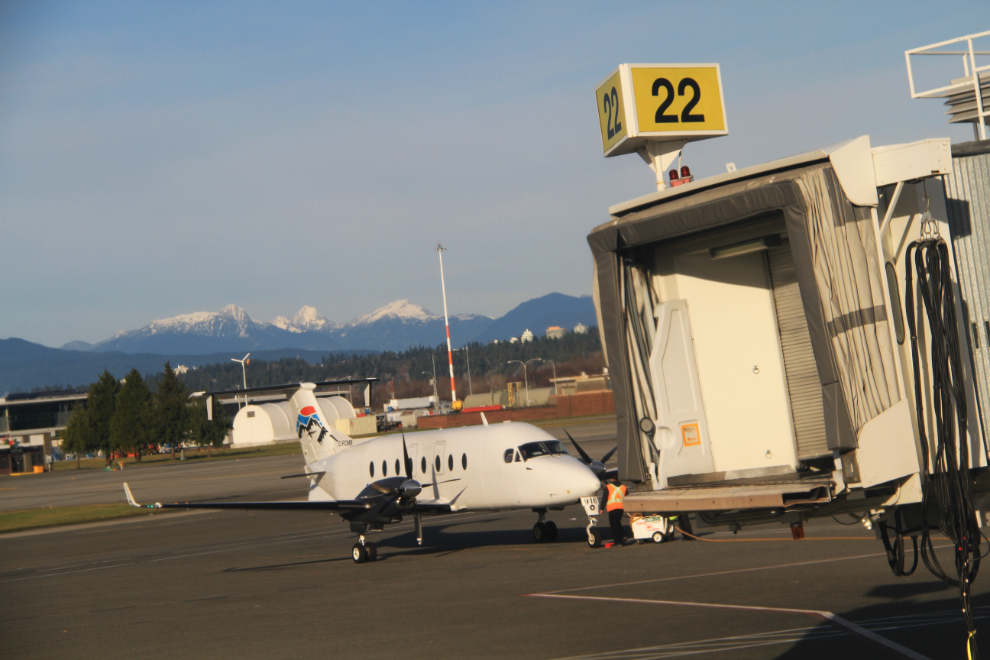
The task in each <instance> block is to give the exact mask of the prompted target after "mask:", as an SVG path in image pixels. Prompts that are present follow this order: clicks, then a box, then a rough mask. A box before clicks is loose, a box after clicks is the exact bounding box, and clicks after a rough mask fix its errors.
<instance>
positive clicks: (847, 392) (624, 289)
mask: <svg viewBox="0 0 990 660" xmlns="http://www.w3.org/2000/svg"><path fill="white" fill-rule="evenodd" d="M924 166H925V167H927V163H926V164H924ZM919 173H920V171H919ZM923 174H924V175H930V174H931V170H930V169H929V170H926V171H925V172H923ZM871 193H872V194H871ZM876 204H877V195H876V183H875V181H874V172H873V161H872V157H871V151H870V146H869V139H868V138H867V137H865V136H864V137H862V138H858V139H856V140H851V141H849V142H847V143H843V144H842V145H838V146H837V147H836V148H833V149H826V150H822V151H818V152H812V153H810V154H805V155H804V156H797V157H792V158H788V159H784V160H782V161H777V162H775V163H767V164H764V165H760V166H757V167H754V168H749V169H746V170H739V171H737V172H732V173H729V174H723V175H720V176H718V177H712V178H711V179H706V180H703V181H700V182H696V183H694V184H690V185H685V186H680V187H678V188H675V189H673V190H668V191H664V192H660V193H655V194H651V195H648V196H646V197H643V198H640V199H638V200H632V201H631V202H627V203H625V204H622V205H619V206H617V207H613V208H612V209H611V211H612V213H613V217H612V221H611V222H609V223H606V224H604V225H602V226H600V227H598V228H596V229H595V230H594V231H593V232H592V233H591V234H590V235H589V236H588V243H589V245H590V247H591V250H592V254H593V257H594V262H595V269H596V281H595V294H596V302H597V303H598V310H599V314H600V315H601V319H600V326H599V327H600V331H601V332H602V335H603V337H602V339H603V345H604V346H605V350H606V356H607V360H608V364H609V369H610V373H611V375H612V378H613V383H614V388H613V389H614V394H615V406H616V414H617V417H618V441H619V474H620V477H621V478H623V479H627V480H632V481H638V482H645V481H650V480H655V479H657V478H658V474H657V473H656V472H654V473H653V474H652V475H651V474H650V470H651V467H650V466H651V465H653V466H654V467H653V468H652V469H654V470H655V469H656V465H655V464H657V463H659V461H660V457H659V455H658V454H659V452H657V450H656V449H655V448H654V443H653V439H652V438H649V439H647V438H646V437H645V433H644V432H643V431H642V430H641V429H640V425H639V421H640V420H641V419H642V418H644V417H649V418H650V419H658V414H659V412H658V411H657V410H656V406H657V404H656V403H655V400H654V397H653V396H652V394H653V390H654V389H655V388H657V387H660V388H663V387H666V386H665V385H664V383H663V382H660V381H662V378H659V379H658V376H657V375H656V374H655V373H653V374H651V369H650V355H651V352H653V348H654V340H655V338H656V333H657V332H660V331H661V326H662V325H663V324H662V322H661V321H662V319H660V317H659V316H658V315H659V314H661V313H662V312H661V311H660V307H661V306H662V304H663V303H664V302H666V301H667V300H668V299H669V298H670V297H671V296H670V295H665V294H664V292H658V291H657V287H656V283H657V282H658V281H659V279H662V277H663V275H664V274H665V273H669V271H670V269H672V268H673V266H671V265H670V264H671V263H672V262H673V261H675V260H676V258H680V257H681V256H683V255H702V256H703V257H704V259H702V260H701V261H699V262H698V263H701V262H702V261H715V260H717V259H719V258H720V257H722V256H732V255H734V254H740V255H741V254H745V253H746V252H748V251H752V250H753V249H760V250H767V249H770V248H774V247H779V246H781V245H783V246H784V248H785V249H784V253H785V254H783V255H782V256H783V257H784V258H785V259H784V260H785V261H787V262H788V263H787V264H786V265H787V268H793V271H792V277H793V279H794V281H795V282H796V284H797V287H796V289H793V295H794V300H795V301H796V305H797V306H798V309H800V310H801V311H803V316H804V319H805V320H806V321H805V322H806V327H807V329H806V330H802V332H803V333H804V336H805V337H806V339H805V344H807V347H806V351H805V352H806V357H805V358H801V359H804V360H805V362H808V361H813V366H812V368H811V370H810V372H809V371H808V370H807V369H805V370H804V373H805V374H807V373H811V374H812V377H813V378H814V377H815V376H817V381H818V382H817V383H812V386H813V387H812V390H813V395H812V398H815V397H819V398H820V404H819V405H820V406H821V412H820V413H817V414H818V415H820V417H819V418H818V420H817V423H818V424H819V425H822V424H824V428H825V434H824V438H823V439H822V441H821V442H819V441H815V442H812V443H811V444H810V445H808V446H806V447H805V448H804V449H803V451H804V452H805V454H806V455H807V456H811V455H812V454H818V455H821V456H828V458H829V459H830V458H831V455H830V454H831V452H832V451H834V450H838V451H845V450H851V449H855V448H856V446H857V435H858V433H859V432H860V431H861V430H862V429H863V427H864V426H865V425H866V424H867V423H868V422H869V421H870V420H872V419H874V418H875V417H877V416H878V415H879V414H881V413H883V412H884V411H886V410H888V409H889V408H891V407H892V406H893V405H895V404H896V403H898V401H899V400H900V399H901V398H902V397H901V394H900V392H899V389H898V382H897V370H896V366H895V359H894V349H893V347H892V342H891V333H890V330H889V328H888V326H887V324H888V313H887V303H886V301H885V291H884V285H883V283H882V280H881V279H880V278H879V277H878V276H877V274H879V273H880V272H881V270H882V266H881V264H880V257H879V254H880V253H879V250H878V249H877V238H876V228H875V226H874V222H875V221H874V220H873V217H874V215H875V214H874V211H873V209H872V207H873V206H874V205H876ZM665 250H666V252H665ZM672 255H676V258H675V256H672ZM791 262H792V265H791ZM773 275H774V273H772V272H771V273H770V276H771V277H770V278H768V283H767V289H768V290H769V288H770V287H771V286H773V283H771V282H769V279H773V277H772V276H773ZM704 277H709V276H708V275H705V276H704ZM710 277H712V278H718V277H729V276H727V275H724V274H723V275H718V274H716V275H711V276H710ZM776 293H777V291H774V294H775V295H776ZM674 297H678V296H674ZM680 297H684V296H680ZM692 304H694V303H692V302H691V300H688V302H687V305H688V306H691V305H692ZM767 304H768V306H769V307H773V306H774V304H775V303H774V302H769V303H767ZM781 304H782V303H781V300H780V299H779V298H778V300H777V302H776V306H777V307H778V308H779V307H780V306H781ZM699 307H700V305H696V306H695V307H694V308H692V309H691V316H692V322H693V323H694V328H693V330H692V329H691V328H690V327H689V328H688V331H687V332H688V333H693V334H689V336H690V337H691V338H692V340H698V338H697V337H696V335H697V333H698V331H699V329H701V330H704V328H699V323H698V321H699V319H700V317H702V316H703V315H702V314H701V310H700V309H699ZM696 315H697V316H696ZM798 315H800V314H798ZM716 318H717V317H714V316H713V317H711V318H710V319H709V320H712V319H716ZM658 323H659V326H658ZM721 323H723V324H726V325H732V324H734V323H736V321H735V320H734V319H732V318H723V319H721ZM773 324H776V325H777V326H778V330H782V327H783V322H782V320H781V318H780V317H779V312H778V317H777V318H776V319H775V320H774V321H772V322H771V326H772V325H773ZM671 341H673V340H671ZM689 343H692V344H693V343H695V342H694V341H691V342H689ZM783 350H784V352H785V353H786V351H787V348H786V346H785V347H784V349H783ZM699 357H700V356H699ZM692 359H693V358H692ZM782 361H783V362H784V364H782V365H781V368H780V370H779V371H780V374H779V379H780V380H781V381H783V380H786V378H787V377H788V376H790V377H791V379H792V380H794V377H793V376H792V375H791V374H792V369H791V367H792V366H793V365H788V364H786V362H787V355H784V356H783V360H782ZM798 361H799V359H798V358H793V357H792V358H791V362H798ZM799 366H800V365H799ZM753 368H754V370H755V372H758V371H759V369H758V366H756V365H754V367H753ZM785 369H786V371H787V374H786V375H785V373H784V372H785ZM702 370H704V369H702ZM709 371H711V370H709ZM685 373H686V372H685ZM702 379H703V378H702ZM711 380H712V379H710V380H709V382H711ZM679 382H680V381H679ZM673 387H674V388H675V389H676V387H677V386H676V385H674V386H673ZM792 389H793V388H792ZM805 391H807V388H806V389H805ZM790 395H791V401H790V402H789V403H787V402H785V403H784V404H783V405H782V409H783V410H784V411H785V412H784V413H782V415H781V419H780V424H779V427H780V428H784V427H785V426H789V427H790V431H788V432H789V433H791V434H793V433H795V429H796V428H797V427H798V426H799V425H800V423H801V422H800V420H798V419H797V418H796V417H791V416H790V415H789V413H788V412H787V409H794V408H796V407H797V404H798V403H800V402H798V401H796V400H795V399H794V397H795V396H807V395H795V394H794V392H793V391H792V392H791V393H790ZM661 398H662V397H661ZM706 403H710V402H707V401H706ZM702 408H704V406H702ZM784 415H787V416H788V419H784ZM709 421H713V420H709ZM681 430H682V433H688V434H689V435H690V434H692V433H700V434H701V435H702V436H704V435H705V434H706V433H707V431H706V429H705V428H704V426H703V425H702V427H701V428H700V429H699V428H698V426H695V428H694V429H690V428H689V429H687V430H686V431H685V429H684V428H683V427H682V429H681ZM694 437H695V436H693V435H690V438H694ZM693 442H694V440H693V439H692V440H690V441H689V436H688V435H686V436H684V445H685V446H687V445H689V444H693ZM700 442H701V441H700V440H699V444H700ZM658 444H659V445H660V446H661V447H662V445H663V443H662V442H658ZM811 445H814V446H811ZM799 451H802V450H801V448H800V447H798V448H797V449H796V450H792V455H782V454H781V451H780V449H779V448H771V449H767V450H766V454H767V458H768V459H771V458H772V461H771V464H770V465H771V466H773V468H779V467H780V466H781V465H790V466H791V467H792V468H793V469H796V468H797V459H798V456H797V453H798V452H799ZM784 454H786V452H784ZM768 467H770V466H768ZM773 468H772V469H773ZM719 469H726V468H724V467H723V468H719Z"/></svg>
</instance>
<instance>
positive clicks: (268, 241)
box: [0, 1, 990, 346]
mask: <svg viewBox="0 0 990 660" xmlns="http://www.w3.org/2000/svg"><path fill="white" fill-rule="evenodd" d="M987 29H990V4H988V3H986V2H979V3H977V2H973V3H965V2H959V3H953V2H948V3H938V4H936V3H931V2H890V3H882V2H822V3H810V2H809V3H805V2H763V3H760V2H747V3H744V2H732V3H730V2H726V3H709V2H698V1H694V2H680V3H671V2H665V3H643V2H631V3H580V2H568V3H552V2H541V3H518V4H517V3H504V2H499V3H455V2H450V3H385V2H380V3H350V2H349V3H329V2H326V3H324V2H312V3H299V2H295V3H293V2H279V3H274V2H255V3H251V2H233V3H222V2H212V3H201V2H196V3H183V2H157V3H150V2H120V3H114V2H86V3H65V2H53V3H51V2H50V3H44V2H7V3H4V4H3V5H0V224H2V227H3V234H2V238H0V249H2V257H0V280H2V283H3V286H2V290H3V296H2V300H3V315H2V316H0V337H21V338H24V339H27V340H30V341H35V342H39V343H43V344H47V345H52V346H58V345H61V344H63V343H65V342H68V341H71V340H74V339H82V340H86V341H90V342H92V341H98V340H101V339H105V338H107V337H109V336H110V335H112V334H113V333H115V332H117V331H119V330H122V329H131V328H135V327H140V326H143V325H145V324H146V323H148V322H149V321H150V320H152V319H155V318H164V317H167V316H173V315H175V314H181V313H188V312H194V311H204V310H217V309H220V308H221V307H223V306H224V305H227V304H231V303H233V304H236V305H239V306H241V307H243V308H245V309H246V310H247V312H248V313H249V314H250V315H251V316H252V317H253V318H254V319H256V320H269V319H271V318H273V317H274V316H276V315H280V314H282V315H287V316H291V315H292V314H294V313H295V312H296V311H297V310H298V309H299V308H300V307H301V306H302V305H312V306H314V307H316V308H317V309H319V310H320V312H322V313H323V314H324V315H326V316H327V317H328V318H330V319H332V320H334V321H346V320H349V319H351V318H353V317H354V316H357V315H358V314H362V313H366V312H369V311H371V310H373V309H375V308H377V307H380V306H382V305H384V304H387V303H389V302H391V301H393V300H397V299H401V298H406V299H409V300H411V301H412V302H414V303H417V304H420V305H423V306H425V307H427V308H428V309H430V310H431V311H434V312H440V311H442V302H441V299H440V282H439V268H438V264H437V257H436V253H435V252H434V251H433V248H434V247H435V245H436V243H437V242H438V241H442V242H443V243H444V244H445V245H447V246H448V247H449V248H450V250H449V252H447V253H446V254H445V255H444V266H445V272H446V276H447V295H448V304H449V307H450V311H451V313H469V312H470V313H481V314H487V315H490V316H499V315H501V314H504V313H505V312H506V311H508V310H509V309H511V308H512V307H514V306H515V305H516V304H518V303H520V302H522V301H524V300H527V299H529V298H532V297H535V296H540V295H544V294H546V293H549V292H551V291H560V292H563V293H567V294H571V295H583V294H587V293H590V290H591V260H590V253H589V251H588V247H587V243H586V240H585V238H586V236H587V234H588V232H589V231H590V229H591V228H593V227H594V226H596V225H598V224H600V223H602V222H604V221H605V220H607V219H608V212H607V209H608V206H609V205H611V204H615V203H618V202H621V201H625V200H627V199H630V198H632V197H637V196H639V195H642V194H646V193H649V192H651V191H653V190H654V189H655V188H654V184H655V180H654V175H653V173H652V172H651V171H650V170H649V168H648V167H647V166H646V165H645V164H644V163H643V162H642V160H640V159H639V158H638V157H637V156H634V155H633V156H623V157H619V158H609V159H605V158H603V157H602V154H601V143H600V139H599V135H598V125H597V115H596V107H595V102H594V96H593V91H594V86H595V85H596V84H597V83H598V82H599V81H600V80H602V79H603V78H604V77H605V76H606V75H607V74H608V73H610V72H611V71H612V70H613V69H614V68H615V67H616V66H617V65H618V64H620V63H622V62H718V63H719V64H720V65H721V72H722V81H723V89H724V94H725V104H726V114H727V118H728V122H729V129H730V135H729V136H727V137H723V138H718V139H715V140H708V141H705V142H700V143H697V144H693V145H689V146H688V147H687V149H686V150H685V153H684V162H685V163H686V164H689V165H691V167H692V170H693V171H694V173H695V175H696V176H707V175H712V174H717V173H719V172H722V171H724V167H725V163H727V162H730V161H731V162H735V163H736V165H737V166H739V167H744V166H746V165H752V164H756V163H760V162H764V161H766V160H771V159H774V158H779V157H783V156H787V155H791V154H795V153H800V152H803V151H807V150H810V149H814V148H817V147H821V146H824V145H827V144H831V143H834V142H838V141H840V140H844V139H847V138H850V137H855V136H858V135H862V134H869V135H870V137H871V140H872V143H873V145H875V146H876V145H880V144H891V143H897V142H908V141H912V140H917V139H921V138H925V137H951V138H952V139H953V141H965V140H969V139H971V138H972V130H971V128H968V127H950V126H949V125H947V124H946V123H945V121H944V118H943V114H942V112H943V109H942V107H941V105H940V103H939V102H937V101H921V100H911V98H910V95H909V92H908V83H907V74H906V69H905V65H904V51H905V50H906V49H909V48H915V47H918V46H923V45H926V44H930V43H934V42H936V41H941V40H945V39H951V38H954V37H958V36H962V35H965V34H970V33H974V32H978V31H981V30H987ZM944 59H948V58H944ZM940 64H942V65H943V67H942V68H941V69H939V70H934V69H932V70H926V71H925V72H923V73H924V74H925V75H927V76H929V77H928V80H929V81H931V83H932V86H934V85H936V84H938V85H941V84H945V83H946V82H947V78H948V77H949V76H953V77H955V76H959V75H961V71H957V70H956V68H958V66H959V65H958V64H957V63H956V62H954V61H953V62H952V63H951V66H944V65H945V63H944V62H943V63H940Z"/></svg>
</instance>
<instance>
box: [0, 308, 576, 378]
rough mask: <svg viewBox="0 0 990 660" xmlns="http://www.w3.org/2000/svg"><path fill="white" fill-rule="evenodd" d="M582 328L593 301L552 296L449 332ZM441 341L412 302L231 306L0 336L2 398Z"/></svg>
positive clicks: (491, 334)
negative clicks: (44, 340) (355, 312)
mask: <svg viewBox="0 0 990 660" xmlns="http://www.w3.org/2000/svg"><path fill="white" fill-rule="evenodd" d="M579 323H580V324H583V325H585V326H593V325H596V317H595V308H594V304H593V302H592V300H591V297H590V296H581V297H575V296H568V295H564V294H561V293H551V294H548V295H546V296H542V297H540V298H534V299H532V300H528V301H526V302H524V303H522V304H520V305H519V306H517V307H516V308H515V309H513V310H511V311H510V312H508V313H507V314H506V315H505V316H502V317H500V318H497V319H493V318H489V317H487V316H482V315H479V314H459V315H456V316H452V317H450V335H451V341H452V344H453V345H454V347H455V348H457V347H460V346H463V345H465V344H469V343H471V342H483V343H487V342H489V341H492V340H496V339H497V340H506V339H509V338H510V337H518V336H520V335H521V334H522V333H523V332H524V331H525V330H527V329H529V330H531V331H532V332H533V333H534V334H536V335H542V334H544V333H545V332H546V329H547V328H548V327H550V326H555V325H556V326H561V327H564V328H568V329H569V330H570V329H573V328H574V327H575V326H576V325H577V324H579ZM445 339H446V332H445V330H444V319H443V316H440V315H436V314H432V313H430V312H429V311H428V310H426V309H423V308H422V307H420V306H418V305H415V304H412V303H410V302H409V301H408V300H397V301H395V302H393V303H390V304H388V305H386V306H384V307H381V308H379V309H376V310H375V311H373V312H371V313H369V314H364V315H361V316H358V317H357V318H355V319H353V320H351V321H349V322H347V323H334V322H333V321H330V320H328V319H326V318H325V317H324V316H322V315H321V314H320V313H319V312H318V311H317V310H316V309H314V308H313V307H309V306H305V307H303V308H302V309H300V310H299V312H298V313H296V315H295V316H293V317H292V318H287V317H285V316H277V317H275V318H274V319H272V320H271V321H268V322H264V321H261V322H259V321H255V320H253V319H252V318H251V317H250V316H249V315H248V314H247V313H246V312H245V311H244V310H243V309H242V308H240V307H237V306H235V305H228V306H227V307H224V308H223V309H221V310H220V311H218V312H196V313H192V314H182V315H179V316H174V317H171V318H167V319H160V320H156V321H152V322H151V323H149V324H148V325H146V326H144V327H142V328H138V329H136V330H126V331H121V332H118V333H117V334H116V335H114V336H113V337H110V338H109V339H105V340H103V341H99V342H96V343H95V344H89V343H87V342H82V341H73V342H69V343H68V344H65V345H64V346H62V347H61V349H57V348H49V347H46V346H41V345H39V344H32V343H31V342H28V341H24V340H22V339H13V338H12V339H0V394H2V393H3V392H4V391H9V390H11V389H15V388H20V389H30V388H33V387H40V386H43V385H51V384H55V383H61V384H65V383H71V384H80V383H89V382H92V381H94V380H95V379H96V378H97V376H98V375H99V373H100V372H102V371H103V369H108V370H110V372H111V373H113V374H114V375H116V376H122V375H123V374H125V373H126V372H127V371H129V370H130V369H131V368H132V367H136V368H137V369H139V370H140V371H142V372H143V373H155V372H157V371H159V370H160V369H161V366H162V364H163V363H164V362H165V360H166V359H168V360H171V363H172V364H173V366H174V365H176V364H183V365H186V366H199V365H202V364H214V363H217V362H226V361H229V359H230V358H231V357H241V356H242V355H244V353H246V352H248V351H250V352H251V353H252V356H253V357H256V358H259V359H278V358H279V357H286V356H289V355H291V356H298V357H301V358H303V359H307V360H309V361H313V362H315V361H317V360H319V358H321V357H323V356H324V355H326V354H327V353H329V352H335V353H336V352H355V351H357V352H374V351H401V350H405V349H407V348H411V347H414V346H438V345H440V344H442V343H443V342H444V341H445ZM262 353H264V354H262ZM118 372H119V373H118Z"/></svg>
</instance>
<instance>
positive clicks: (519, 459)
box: [516, 450, 522, 463]
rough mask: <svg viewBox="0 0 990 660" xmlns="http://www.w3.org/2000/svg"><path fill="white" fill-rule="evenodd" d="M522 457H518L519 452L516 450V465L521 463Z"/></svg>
mask: <svg viewBox="0 0 990 660" xmlns="http://www.w3.org/2000/svg"><path fill="white" fill-rule="evenodd" d="M521 462H522V457H520V456H519V450H516V463H521Z"/></svg>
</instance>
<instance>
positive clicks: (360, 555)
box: [351, 543, 368, 564]
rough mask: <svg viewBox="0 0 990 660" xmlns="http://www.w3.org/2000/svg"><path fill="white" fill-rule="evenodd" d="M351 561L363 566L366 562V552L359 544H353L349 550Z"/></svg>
mask: <svg viewBox="0 0 990 660" xmlns="http://www.w3.org/2000/svg"><path fill="white" fill-rule="evenodd" d="M351 559H353V560H354V563H355V564H363V563H364V562H366V561H368V550H367V549H366V548H365V547H364V546H363V545H361V544H360V543H355V544H354V547H353V548H351Z"/></svg>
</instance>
